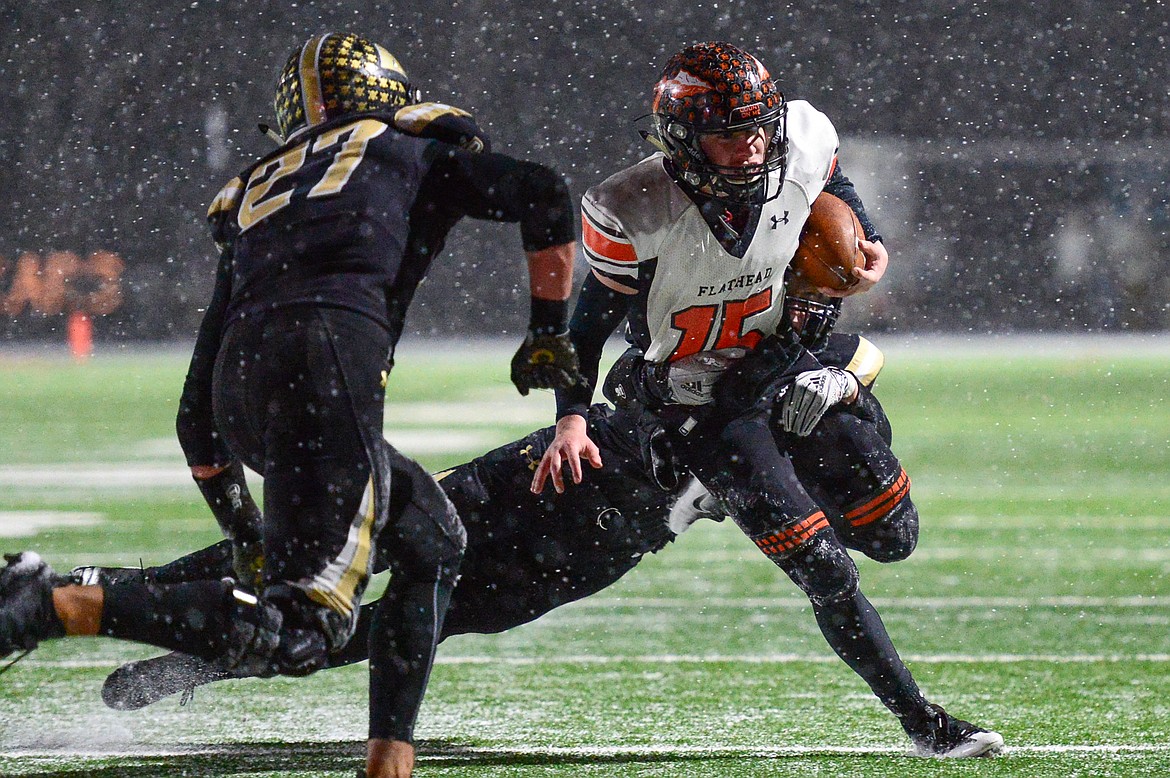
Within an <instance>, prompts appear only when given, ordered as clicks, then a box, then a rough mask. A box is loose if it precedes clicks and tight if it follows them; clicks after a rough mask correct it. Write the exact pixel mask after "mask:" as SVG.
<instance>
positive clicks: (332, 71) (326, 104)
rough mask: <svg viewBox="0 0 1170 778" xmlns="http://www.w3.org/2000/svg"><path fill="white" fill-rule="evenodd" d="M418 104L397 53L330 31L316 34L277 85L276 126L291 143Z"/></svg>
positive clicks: (290, 62)
mask: <svg viewBox="0 0 1170 778" xmlns="http://www.w3.org/2000/svg"><path fill="white" fill-rule="evenodd" d="M418 101H419V95H418V92H417V91H416V90H415V89H413V88H412V87H411V85H410V79H409V78H407V77H406V71H405V70H403V69H402V65H401V64H399V62H398V60H397V59H395V58H394V55H393V54H391V53H390V52H389V51H387V50H386V49H384V48H382V47H381V46H379V45H378V44H376V43H373V42H371V41H368V40H366V39H365V38H362V37H360V36H358V35H354V34H353V33H349V32H330V33H325V34H322V35H314V36H313V37H312V38H309V40H307V41H305V43H304V44H303V45H301V46H298V47H297V48H296V49H295V50H294V51H293V53H292V54H291V55H290V56H289V58H288V62H287V63H285V66H284V70H282V71H281V73H280V81H279V82H278V83H277V85H276V100H275V107H276V124H277V126H278V127H279V130H280V135H281V136H282V137H283V138H284V139H285V140H288V139H289V138H291V137H292V136H293V135H296V134H297V133H298V132H302V131H304V130H305V129H307V128H309V127H313V126H315V125H318V124H321V123H323V122H327V121H329V120H330V119H336V118H337V117H338V116H345V115H346V114H351V113H362V112H365V111H377V110H381V109H386V110H391V111H394V110H397V109H399V108H401V107H402V106H404V105H410V104H411V103H417V102H418Z"/></svg>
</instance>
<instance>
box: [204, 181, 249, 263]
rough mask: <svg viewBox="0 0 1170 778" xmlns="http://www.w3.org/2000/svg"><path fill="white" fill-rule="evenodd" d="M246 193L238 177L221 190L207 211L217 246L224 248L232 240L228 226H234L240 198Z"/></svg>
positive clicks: (242, 182)
mask: <svg viewBox="0 0 1170 778" xmlns="http://www.w3.org/2000/svg"><path fill="white" fill-rule="evenodd" d="M243 193H244V181H243V179H241V178H240V177H239V176H236V177H235V178H233V179H232V180H231V181H228V182H227V184H225V185H224V187H223V189H220V190H219V194H217V195H216V196H215V199H214V200H212V201H211V205H210V206H209V207H208V209H207V222H208V224H210V225H211V235H212V237H213V238H214V239H215V242H216V244H218V245H219V246H221V247H222V246H224V245H226V244H227V243H229V242H230V240H231V235H230V234H229V233H230V230H229V227H228V225H230V224H234V223H235V219H234V215H235V213H236V209H237V208H238V207H239V205H240V197H241V196H242V195H243Z"/></svg>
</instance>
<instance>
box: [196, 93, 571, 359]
mask: <svg viewBox="0 0 1170 778" xmlns="http://www.w3.org/2000/svg"><path fill="white" fill-rule="evenodd" d="M408 110H409V111H411V112H413V113H414V114H418V113H419V107H418V106H411V107H409V109H403V111H400V112H399V114H402V113H403V112H405V111H408ZM451 110H455V109H451ZM408 118H409V117H408ZM441 119H443V120H445V121H432V122H430V123H429V126H430V127H436V128H438V131H437V132H430V133H427V132H424V134H422V135H420V134H416V129H417V128H416V126H415V125H407V126H405V127H404V126H403V122H402V121H399V116H397V115H396V116H390V115H383V114H378V113H370V114H360V115H356V116H347V117H342V118H339V119H337V120H335V121H332V122H327V123H325V124H321V125H318V126H315V127H313V128H311V129H310V130H309V131H307V132H304V133H300V134H298V135H296V136H295V137H294V138H293V139H291V140H290V141H289V142H288V143H286V144H285V145H284V146H282V147H281V148H279V149H277V150H276V151H274V152H272V153H271V154H269V155H268V156H266V157H263V158H261V159H260V160H259V161H257V162H256V163H254V164H253V165H251V166H250V167H249V168H247V169H246V170H245V171H244V172H243V173H241V174H240V175H239V176H237V177H236V178H234V179H232V181H230V182H229V183H228V184H227V186H225V187H224V188H223V189H222V190H221V191H220V193H219V195H218V196H217V197H216V198H215V201H214V202H213V203H212V205H211V208H210V209H209V211H208V219H209V221H210V223H211V228H212V232H213V235H214V237H215V240H216V242H217V243H218V244H220V246H221V247H222V248H224V249H225V250H226V251H227V252H229V253H230V274H229V278H228V279H227V281H228V284H229V286H230V290H229V292H228V294H227V295H226V297H227V301H226V308H225V311H224V322H225V323H230V322H232V321H234V320H235V319H238V318H241V317H245V316H249V315H254V314H257V313H260V312H262V311H264V310H268V309H272V308H278V307H285V306H289V305H299V304H308V305H323V306H333V307H339V308H346V309H349V310H353V311H356V312H359V313H361V314H363V315H366V316H369V317H370V318H372V319H374V320H375V321H378V322H379V323H381V324H382V325H384V326H386V327H387V328H388V329H390V330H391V331H392V333H393V336H394V337H395V339H396V338H397V336H398V334H399V331H400V329H401V321H402V318H403V316H404V315H405V309H406V306H407V304H408V303H409V301H410V298H411V296H412V295H413V293H414V289H415V287H416V286H417V285H418V283H419V281H420V280H421V279H422V277H423V275H424V274H425V272H426V269H427V267H428V266H429V264H430V262H431V261H432V260H433V259H434V257H435V256H436V254H438V253H439V252H440V251H441V249H442V247H443V243H444V242H445V239H446V236H447V233H448V232H449V231H450V229H451V227H452V226H453V225H454V224H455V223H456V222H457V221H458V220H459V219H460V218H461V217H463V216H473V217H476V218H482V219H491V220H495V221H512V222H515V221H520V222H521V224H522V234H523V235H524V238H525V241H524V242H525V248H528V249H539V248H545V247H547V246H550V245H555V244H557V243H567V242H569V241H572V240H573V239H574V237H575V233H574V226H573V220H572V214H571V213H562V211H564V210H565V208H563V207H557V208H549V207H547V206H546V205H544V204H540V203H536V202H534V200H533V193H532V192H531V191H530V190H529V188H526V187H525V181H526V179H527V177H528V175H529V174H530V173H531V172H532V171H533V170H535V169H537V168H538V167H539V166H537V165H534V164H532V163H528V162H522V161H519V160H515V159H512V158H510V157H505V156H503V155H498V154H491V153H486V152H482V151H480V150H481V149H483V146H484V144H483V142H482V139H481V138H480V137H479V135H478V133H477V132H476V131H475V130H474V129H470V130H469V129H466V128H464V127H461V126H459V122H458V121H456V122H451V121H450V119H451V116H450V114H443V115H442V116H441ZM468 122H469V123H470V120H469V119H468ZM470 126H471V127H472V128H474V124H473V123H470ZM427 134H431V135H435V134H437V135H438V137H426V135H427ZM439 138H445V139H446V140H452V141H455V143H450V142H446V140H441V139H439ZM456 143H459V144H460V145H456Z"/></svg>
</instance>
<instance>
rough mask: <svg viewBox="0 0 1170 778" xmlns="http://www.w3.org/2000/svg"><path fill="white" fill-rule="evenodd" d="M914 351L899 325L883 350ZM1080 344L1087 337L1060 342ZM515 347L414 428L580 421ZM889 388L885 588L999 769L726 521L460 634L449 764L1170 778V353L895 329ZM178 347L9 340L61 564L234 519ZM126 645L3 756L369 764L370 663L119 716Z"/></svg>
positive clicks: (422, 445) (405, 403)
mask: <svg viewBox="0 0 1170 778" xmlns="http://www.w3.org/2000/svg"><path fill="white" fill-rule="evenodd" d="M881 345H886V344H881ZM1057 346H1059V347H1057ZM506 356H507V351H506V350H501V349H498V348H477V349H469V350H467V351H466V352H465V353H463V354H461V355H458V356H451V355H446V356H444V355H442V354H439V353H436V352H435V351H434V350H431V349H428V348H426V347H416V348H414V349H407V350H406V351H405V353H404V354H403V355H402V356H401V358H400V360H399V368H398V369H397V370H396V372H395V375H394V383H393V387H392V393H391V405H390V406H389V414H388V425H387V429H388V435H389V437H390V439H391V440H392V441H395V442H396V443H397V444H398V445H399V446H400V447H401V448H403V449H404V450H405V451H407V452H408V453H414V454H416V455H417V456H418V458H419V459H421V460H422V461H424V463H425V464H427V465H428V466H429V467H432V468H435V469H437V468H441V467H444V466H447V465H450V464H453V463H455V462H458V461H462V460H464V459H466V458H468V457H470V456H472V455H474V454H477V453H481V452H482V451H484V450H486V449H487V448H489V447H491V446H493V445H496V444H498V443H502V442H505V441H507V440H509V439H511V438H513V437H517V436H519V435H520V434H521V433H524V432H527V431H529V430H530V429H533V428H535V427H536V426H539V425H541V424H544V423H546V420H548V419H550V418H551V415H552V411H551V398H550V397H548V396H547V395H544V396H540V397H536V398H532V397H529V398H527V399H521V398H520V397H519V396H515V395H514V392H513V390H512V389H511V387H510V385H509V384H508V383H507V378H506V372H507V371H506ZM887 356H888V360H887V367H886V371H885V372H884V373H883V375H882V378H881V381H880V383H879V395H880V396H881V397H882V399H883V402H884V403H885V405H886V408H887V410H888V411H889V414H890V416H891V419H892V421H893V424H894V429H895V440H894V448H895V451H896V452H897V453H898V454H899V455H900V456H901V458H902V460H903V463H904V464H905V466H906V469H907V470H908V471H909V473H910V475H911V477H912V479H913V482H914V489H913V494H914V497H915V499H916V501H917V503H918V504H919V507H920V510H921V513H922V516H923V527H922V535H921V540H920V543H919V546H918V549H917V551H916V552H915V553H914V555H913V556H912V557H911V558H910V559H909V560H907V561H905V562H901V563H898V564H896V565H891V566H880V565H877V564H876V563H872V562H870V561H868V560H861V561H859V566H860V568H861V574H862V586H863V589H864V590H865V591H866V592H867V594H868V595H869V596H870V598H871V599H872V600H873V601H874V602H875V603H876V604H877V606H878V608H879V609H880V611H881V613H882V615H883V617H884V619H885V621H886V623H887V625H888V626H889V629H890V632H891V634H892V636H893V638H894V641H895V643H896V644H897V645H898V646H899V648H900V650H901V652H902V654H903V656H904V657H905V658H906V659H907V662H908V664H909V665H910V667H911V669H912V670H913V672H914V673H915V676H916V677H917V679H918V681H919V683H920V684H921V686H922V687H923V688H924V690H925V691H926V692H927V694H928V696H930V697H931V698H932V699H934V700H936V701H938V702H941V703H943V704H944V705H946V707H947V708H948V710H950V711H951V712H953V713H956V714H958V715H960V716H962V717H964V718H969V719H972V720H974V721H976V722H977V723H980V724H983V725H985V726H989V727H994V728H995V729H997V730H998V731H1000V732H1001V733H1002V734H1003V735H1004V736H1005V738H1006V739H1007V743H1008V748H1007V749H1006V751H1005V753H1004V754H1002V755H1001V756H999V757H997V758H995V759H991V760H976V761H972V762H950V763H941V762H938V761H936V760H913V759H908V758H905V757H904V756H902V755H901V754H902V752H903V751H904V750H905V748H906V746H907V741H906V740H905V738H904V736H903V735H902V733H901V730H900V729H899V728H898V727H897V726H896V724H895V722H894V720H893V718H892V717H891V716H889V715H888V714H887V713H886V712H885V710H884V709H883V708H881V706H880V705H879V704H878V703H877V701H876V700H875V699H874V698H873V697H872V696H871V695H870V693H869V692H868V689H866V688H865V687H864V685H863V684H862V683H861V682H860V680H859V679H858V678H857V677H856V676H854V675H853V674H852V673H851V672H850V671H849V670H848V669H847V668H846V667H845V666H844V665H843V664H842V663H841V662H839V661H838V660H837V659H836V658H835V657H834V656H833V655H832V654H831V652H830V651H829V649H828V647H827V646H826V644H825V643H824V640H823V639H822V638H821V636H820V634H819V632H818V631H817V630H816V627H815V624H814V622H813V620H812V616H811V612H810V609H809V607H808V605H807V601H806V600H805V599H804V597H803V596H802V595H801V594H800V593H799V591H798V590H797V589H796V588H795V587H794V586H793V585H792V584H790V583H789V582H788V581H787V580H786V579H784V577H783V576H782V575H781V574H780V572H779V571H778V570H776V569H775V568H774V567H773V566H772V565H771V564H770V563H769V562H768V561H767V560H766V559H764V557H763V556H762V555H760V554H759V553H758V552H757V551H756V550H755V549H754V547H752V546H751V545H750V544H749V543H748V542H747V541H746V540H745V539H744V538H743V537H742V535H740V534H739V533H738V531H737V530H736V529H735V528H734V527H732V526H728V525H727V524H726V523H725V524H721V525H715V524H710V523H704V524H703V525H700V526H698V527H696V528H695V529H694V530H693V531H692V532H690V533H688V534H686V535H684V536H683V537H681V538H680V539H679V540H678V542H676V543H674V544H673V545H671V546H669V547H668V548H667V549H665V550H664V551H663V552H661V553H660V554H658V555H656V556H654V557H652V558H649V559H647V560H646V561H644V562H643V563H642V564H641V565H640V566H639V568H638V569H637V570H635V571H634V572H633V573H631V574H630V575H628V576H627V577H626V578H625V579H623V580H622V581H620V582H619V583H618V584H617V585H615V586H614V587H612V588H610V589H608V590H606V591H605V592H602V593H601V594H600V595H598V596H596V597H594V598H592V599H588V600H585V601H582V602H580V603H575V604H573V605H570V606H567V607H565V608H562V609H560V610H558V611H555V612H553V613H552V614H550V615H549V616H547V617H545V618H543V619H541V620H539V621H538V622H536V623H534V624H531V625H528V626H525V627H522V628H519V629H517V630H514V631H512V632H510V633H505V634H503V635H498V636H464V637H460V638H455V639H452V640H450V641H448V642H446V643H444V644H443V646H442V648H441V650H440V655H439V661H438V664H437V666H436V669H435V673H434V676H433V679H432V683H431V687H430V691H429V693H428V696H427V701H426V704H425V705H424V708H423V711H422V716H421V720H420V727H419V733H418V734H419V738H420V754H421V759H420V765H419V769H418V775H419V776H435V777H436V778H437V777H438V776H443V777H444V778H446V777H452V778H454V777H455V776H459V777H460V778H462V777H467V778H479V777H481V776H520V777H522V778H526V777H527V776H578V775H589V776H593V775H597V776H603V775H604V776H611V775H612V776H669V777H671V778H674V777H676V776H809V775H817V776H834V777H841V776H883V777H885V776H889V777H893V776H898V777H899V778H900V777H902V776H907V777H910V778H913V777H916V776H932V777H935V776H942V777H946V776H975V775H979V776H1029V777H1030V776H1036V777H1038V778H1041V777H1052V778H1072V777H1073V776H1085V777H1086V778H1087V777H1088V776H1142V777H1143V778H1145V777H1148V776H1164V775H1170V520H1168V518H1167V514H1168V513H1170V510H1168V508H1170V454H1168V453H1167V452H1168V451H1170V405H1167V403H1166V398H1167V397H1170V349H1167V348H1165V347H1154V346H1153V345H1151V343H1150V342H1148V341H1147V342H1145V343H1144V346H1143V345H1139V346H1137V347H1135V346H1133V345H1132V343H1114V342H1111V341H1094V342H1093V344H1092V345H1089V346H1086V345H1084V344H1079V343H1078V342H1066V343H1064V344H1054V343H1052V342H1048V343H1047V344H1040V343H1038V342H1024V343H1022V344H1021V343H1013V342H1010V341H1009V342H1004V343H1000V344H998V345H994V346H992V347H984V346H982V345H978V344H976V345H974V346H972V345H971V344H966V345H964V344H949V345H948V344H943V345H938V346H934V347H922V346H913V345H907V344H894V345H892V346H891V345H887ZM184 367H185V364H184V356H183V355H182V354H180V353H178V352H174V353H167V352H159V353H154V354H140V355H133V354H118V353H110V354H104V353H99V355H98V356H97V357H96V358H94V359H92V360H91V361H89V362H88V363H85V364H74V363H72V362H70V361H68V360H65V359H60V358H55V357H51V356H36V355H23V356H15V355H7V356H6V355H4V354H3V352H0V440H2V441H3V443H2V444H0V548H3V550H5V551H15V550H19V549H23V548H34V549H36V550H38V551H40V552H41V553H42V554H43V555H44V556H45V557H46V558H47V559H49V560H50V561H51V562H53V563H54V564H55V566H57V567H58V568H64V569H68V568H70V567H72V566H73V565H75V564H80V563H93V562H98V563H111V564H113V563H121V564H137V563H138V561H139V560H140V559H141V560H142V561H143V562H144V563H146V564H152V563H157V562H161V561H165V560H167V559H170V558H172V557H174V556H176V555H178V554H179V553H181V552H183V551H185V550H188V549H193V548H195V547H198V546H199V545H201V544H204V543H207V542H210V541H212V540H214V539H215V537H216V532H215V529H214V524H213V522H212V520H211V518H210V516H209V515H207V513H206V509H205V508H203V507H202V505H201V503H200V500H199V495H198V493H197V492H196V490H195V489H194V488H192V487H191V486H190V484H189V483H188V480H187V477H186V475H185V471H184V468H183V466H182V461H181V457H180V455H179V451H178V446H177V444H175V443H174V442H173V431H172V430H173V416H174V411H175V398H176V396H177V394H178V392H179V389H180V386H181V380H182V374H183V370H184ZM154 653H157V652H155V651H153V650H151V649H149V648H145V647H139V646H134V645H130V644H122V643H118V642H115V641H112V640H89V641H65V642H57V643H54V644H47V645H45V646H44V647H42V648H41V649H39V650H38V651H36V652H34V653H33V654H31V655H30V656H29V657H28V658H26V659H25V660H23V661H22V662H21V663H20V664H18V665H16V666H15V667H13V668H12V669H11V670H10V671H9V672H7V673H5V674H4V675H2V676H0V775H3V776H70V777H72V776H77V777H78V778H80V777H81V776H110V777H113V776H127V777H130V778H138V777H144V776H156V775H185V776H211V777H213V778H226V777H227V776H282V777H287V778H309V777H310V776H313V777H316V776H352V775H353V774H354V770H355V769H356V768H357V767H358V766H359V765H360V764H361V761H362V754H363V753H364V733H365V724H366V722H365V718H366V711H365V688H366V678H365V668H364V666H357V667H353V668H347V669H343V670H335V671H330V672H327V673H322V674H319V675H317V676H315V677H312V678H308V679H273V680H250V681H241V682H234V683H231V684H221V685H218V686H211V687H206V688H203V689H200V690H199V692H198V693H197V695H196V697H195V699H194V701H193V702H191V703H189V704H188V705H186V706H182V707H181V706H180V705H179V702H178V699H177V698H170V699H167V700H164V701H163V702H161V703H159V704H157V705H155V706H153V707H152V708H149V709H147V710H145V711H142V712H137V713H118V712H114V711H109V710H107V709H105V708H104V707H103V706H102V704H101V701H100V698H99V696H98V690H99V689H100V687H101V682H102V679H103V678H104V676H105V675H106V673H108V672H109V671H110V670H112V669H113V668H114V667H115V666H116V665H117V664H119V663H120V662H123V661H126V660H129V659H135V658H143V657H146V656H151V655H153V654H154Z"/></svg>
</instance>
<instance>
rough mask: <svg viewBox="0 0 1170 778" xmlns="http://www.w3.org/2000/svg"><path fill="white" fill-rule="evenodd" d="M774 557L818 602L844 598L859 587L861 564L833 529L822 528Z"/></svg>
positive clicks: (797, 583)
mask: <svg viewBox="0 0 1170 778" xmlns="http://www.w3.org/2000/svg"><path fill="white" fill-rule="evenodd" d="M772 561H773V562H775V563H776V564H777V566H779V568H780V569H781V570H783V571H784V572H785V573H787V574H788V577H789V578H791V579H792V582H793V583H795V584H796V585H797V586H799V587H800V589H801V591H803V592H804V593H805V594H806V595H808V598H809V600H811V601H812V602H813V604H815V605H823V604H825V603H828V602H834V601H837V600H843V599H846V598H849V597H852V596H853V593H854V592H856V591H857V584H858V574H857V565H855V564H854V563H853V560H852V559H851V558H850V557H849V552H848V551H846V550H845V547H844V546H843V545H841V543H840V541H838V540H837V539H836V537H834V535H833V533H832V531H831V530H822V531H820V532H818V533H816V534H815V535H813V536H812V537H811V538H809V539H808V540H807V541H806V542H804V543H802V544H800V545H799V546H797V547H796V548H795V549H793V550H792V551H789V552H787V553H786V554H783V555H780V556H777V557H773V558H772Z"/></svg>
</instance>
